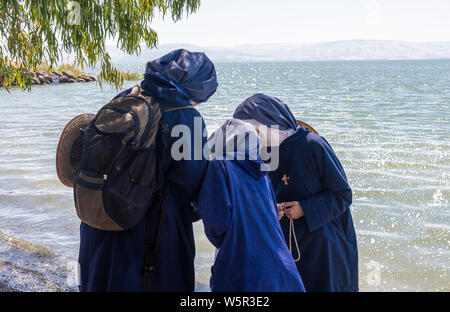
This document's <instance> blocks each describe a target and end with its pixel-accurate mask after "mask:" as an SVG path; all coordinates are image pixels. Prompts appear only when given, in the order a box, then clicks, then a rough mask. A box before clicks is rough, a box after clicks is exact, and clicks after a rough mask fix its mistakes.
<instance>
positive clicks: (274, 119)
mask: <svg viewBox="0 0 450 312" xmlns="http://www.w3.org/2000/svg"><path fill="white" fill-rule="evenodd" d="M233 118H236V119H240V120H245V121H246V122H248V123H250V124H252V125H253V126H254V127H255V128H256V129H258V131H259V132H260V136H261V138H262V145H263V146H278V145H280V144H281V143H282V142H283V141H284V140H285V139H287V138H288V137H290V136H291V135H293V134H295V133H296V132H297V130H298V126H297V120H296V119H295V117H294V115H293V114H292V112H291V111H290V109H289V107H288V106H287V105H286V104H285V103H284V102H283V101H281V100H280V99H277V98H276V97H272V96H268V95H265V94H262V93H257V94H255V95H253V96H251V97H249V98H248V99H246V100H245V101H244V102H242V103H241V104H240V105H239V106H238V107H237V108H236V110H235V112H234V115H233Z"/></svg>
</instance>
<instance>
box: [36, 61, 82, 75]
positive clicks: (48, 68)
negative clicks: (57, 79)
mask: <svg viewBox="0 0 450 312" xmlns="http://www.w3.org/2000/svg"><path fill="white" fill-rule="evenodd" d="M36 70H40V71H44V72H47V73H49V74H51V73H53V72H58V73H61V72H62V71H63V70H68V71H71V72H72V73H73V75H74V76H75V77H78V76H80V75H82V74H84V73H83V71H82V70H80V69H79V68H78V67H77V66H76V65H74V64H61V65H60V66H59V67H58V68H56V67H53V66H50V65H49V64H47V63H42V64H40V65H39V66H38V67H36Z"/></svg>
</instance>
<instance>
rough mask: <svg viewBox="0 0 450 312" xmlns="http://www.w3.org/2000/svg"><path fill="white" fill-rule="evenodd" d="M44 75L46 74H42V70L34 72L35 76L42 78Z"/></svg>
mask: <svg viewBox="0 0 450 312" xmlns="http://www.w3.org/2000/svg"><path fill="white" fill-rule="evenodd" d="M44 74H46V72H43V71H42V70H37V71H36V75H37V76H44Z"/></svg>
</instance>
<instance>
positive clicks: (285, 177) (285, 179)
mask: <svg viewBox="0 0 450 312" xmlns="http://www.w3.org/2000/svg"><path fill="white" fill-rule="evenodd" d="M289 179H290V178H289V177H288V176H287V175H286V174H284V175H283V179H281V181H283V182H284V185H289V183H288V180H289Z"/></svg>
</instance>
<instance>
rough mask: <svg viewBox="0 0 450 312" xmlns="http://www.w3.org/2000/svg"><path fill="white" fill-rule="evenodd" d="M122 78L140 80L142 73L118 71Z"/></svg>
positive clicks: (142, 76)
mask: <svg viewBox="0 0 450 312" xmlns="http://www.w3.org/2000/svg"><path fill="white" fill-rule="evenodd" d="M119 73H120V76H121V77H122V80H124V81H125V80H142V79H143V78H144V75H142V74H138V73H135V72H131V71H119Z"/></svg>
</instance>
